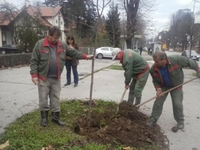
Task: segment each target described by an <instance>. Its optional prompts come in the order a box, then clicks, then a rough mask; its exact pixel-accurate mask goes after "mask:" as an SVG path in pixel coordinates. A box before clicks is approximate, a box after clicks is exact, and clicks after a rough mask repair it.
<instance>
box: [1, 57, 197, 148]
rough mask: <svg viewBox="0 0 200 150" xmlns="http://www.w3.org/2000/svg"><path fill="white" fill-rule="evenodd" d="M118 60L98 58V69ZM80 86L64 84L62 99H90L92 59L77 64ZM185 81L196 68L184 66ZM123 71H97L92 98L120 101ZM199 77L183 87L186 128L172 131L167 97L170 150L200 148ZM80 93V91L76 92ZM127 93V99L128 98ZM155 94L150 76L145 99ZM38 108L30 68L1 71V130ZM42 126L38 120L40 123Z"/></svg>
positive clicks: (144, 109) (148, 109)
mask: <svg viewBox="0 0 200 150" xmlns="http://www.w3.org/2000/svg"><path fill="white" fill-rule="evenodd" d="M143 57H144V58H145V59H146V60H148V62H149V64H150V65H151V64H152V61H151V57H150V56H149V55H147V54H146V53H143ZM112 64H118V62H117V61H112V60H110V59H102V60H98V59H96V61H95V70H99V69H101V68H105V67H107V66H110V65H112ZM78 71H79V75H80V76H79V77H80V78H81V80H80V82H79V86H78V87H76V88H74V87H73V85H70V86H67V87H62V91H61V99H62V100H66V98H67V99H88V98H89V91H90V83H91V77H90V76H88V77H86V78H84V77H85V76H86V75H87V74H90V72H91V61H89V60H88V61H87V60H81V61H80V65H79V66H78ZM184 72H185V81H187V80H189V79H192V78H194V76H192V74H193V73H194V71H192V70H189V69H185V70H184ZM65 74H66V71H65V70H64V72H63V74H62V80H61V82H62V85H64V83H65V82H66V79H65V78H66V75H65ZM123 81H124V77H123V71H120V70H111V69H103V70H101V71H98V72H97V73H95V74H94V87H93V88H94V89H93V99H104V100H112V101H115V102H119V101H120V98H121V95H122V93H123V90H124V84H123ZM199 85H200V80H199V79H197V80H195V81H192V82H190V83H188V84H186V85H185V86H184V88H183V89H184V102H183V103H184V113H185V129H184V130H183V131H178V132H177V133H173V132H172V131H171V127H172V126H174V125H176V122H175V121H174V119H173V114H172V104H171V99H170V96H168V98H167V100H166V102H165V105H164V110H163V114H162V116H161V117H160V119H159V121H158V124H159V125H160V126H161V128H162V130H163V131H164V132H165V134H166V135H167V137H168V139H169V141H170V149H171V150H200V142H199V137H200V130H199V127H200V110H199V106H200V92H199V91H200V86H199ZM77 93H78V94H77ZM127 95H128V94H127V93H126V95H125V97H124V99H125V100H126V99H127ZM154 96H155V90H154V87H153V85H152V81H151V77H149V79H148V82H147V85H146V86H145V88H144V91H143V97H142V102H144V101H146V100H148V99H150V98H151V97H154ZM152 105H153V101H151V102H149V103H146V104H145V105H143V106H141V108H140V111H141V112H143V113H145V114H147V115H148V116H149V115H150V114H151V109H152ZM37 108H38V93H37V87H36V86H35V85H33V84H32V82H31V77H30V75H29V67H28V66H27V67H21V68H10V69H6V70H1V71H0V115H1V117H0V133H2V132H4V129H3V128H4V127H6V126H7V125H8V124H9V123H11V122H13V121H15V120H16V118H18V117H21V116H22V115H23V114H26V113H28V112H31V111H33V110H34V109H37ZM38 125H39V122H38Z"/></svg>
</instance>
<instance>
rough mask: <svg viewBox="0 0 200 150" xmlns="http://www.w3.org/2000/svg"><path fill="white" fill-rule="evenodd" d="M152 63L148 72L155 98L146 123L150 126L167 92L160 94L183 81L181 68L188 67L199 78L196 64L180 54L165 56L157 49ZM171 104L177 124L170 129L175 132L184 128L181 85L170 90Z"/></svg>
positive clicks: (160, 111) (155, 118)
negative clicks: (154, 90) (155, 94)
mask: <svg viewBox="0 0 200 150" xmlns="http://www.w3.org/2000/svg"><path fill="white" fill-rule="evenodd" d="M153 60H154V62H155V63H154V64H153V65H152V67H151V69H150V74H151V76H152V79H153V84H154V87H155V89H156V92H157V98H156V100H155V102H154V105H153V110H152V113H151V116H150V119H149V122H148V123H147V125H148V126H150V127H152V126H153V125H154V124H155V123H156V122H157V120H158V118H159V117H160V115H161V113H162V109H163V104H164V102H165V100H166V98H167V95H168V93H165V94H162V92H165V91H167V90H169V89H171V88H173V87H175V86H178V85H180V84H182V83H183V81H184V74H183V70H182V69H183V68H185V67H189V68H190V69H193V70H195V71H196V72H197V76H198V78H200V68H199V66H198V64H197V63H196V62H195V61H193V60H192V59H188V58H187V57H184V56H181V55H170V56H168V57H167V55H166V53H165V52H163V51H158V52H155V53H154V54H153ZM170 95H171V98H172V105H173V114H174V119H175V120H176V121H177V126H175V127H173V128H172V129H176V130H173V131H174V132H176V131H177V130H178V129H183V128H184V114H183V104H182V101H183V91H182V86H178V88H175V89H174V90H171V91H170Z"/></svg>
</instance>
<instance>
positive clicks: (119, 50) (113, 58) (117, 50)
mask: <svg viewBox="0 0 200 150" xmlns="http://www.w3.org/2000/svg"><path fill="white" fill-rule="evenodd" d="M119 52H121V49H120V48H114V50H113V51H112V60H115V59H116V57H117V54H118V53H119Z"/></svg>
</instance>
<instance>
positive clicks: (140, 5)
mask: <svg viewBox="0 0 200 150" xmlns="http://www.w3.org/2000/svg"><path fill="white" fill-rule="evenodd" d="M154 2H155V0H123V1H121V0H120V1H118V3H119V6H123V7H121V12H122V13H121V14H123V18H122V20H123V26H125V28H123V29H122V30H123V34H124V37H125V40H126V43H127V48H131V45H132V39H133V38H134V35H135V34H140V35H143V37H144V35H145V28H147V26H148V24H149V23H150V22H151V20H149V18H150V17H149V14H150V12H153V11H154V10H153V9H154ZM127 31H128V32H127Z"/></svg>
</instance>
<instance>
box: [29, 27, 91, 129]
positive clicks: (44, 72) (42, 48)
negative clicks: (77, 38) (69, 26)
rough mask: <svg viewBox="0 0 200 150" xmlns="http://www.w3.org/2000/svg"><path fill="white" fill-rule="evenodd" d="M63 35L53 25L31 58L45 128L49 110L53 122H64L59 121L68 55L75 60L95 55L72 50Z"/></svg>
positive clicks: (32, 72)
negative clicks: (63, 76) (62, 78)
mask: <svg viewBox="0 0 200 150" xmlns="http://www.w3.org/2000/svg"><path fill="white" fill-rule="evenodd" d="M60 36H61V31H60V29H59V28H58V27H57V26H52V27H50V28H49V31H48V36H47V37H46V38H44V39H41V40H39V41H38V42H37V43H36V44H35V47H34V49H33V52H32V56H31V60H30V74H31V76H32V82H33V83H34V84H35V85H38V94H39V109H40V112H41V125H42V126H43V127H46V126H47V124H48V112H49V110H51V112H52V121H53V122H55V123H56V124H58V125H61V126H64V125H65V123H64V122H62V121H61V120H60V111H61V110H60V91H61V83H60V76H61V73H62V71H63V68H64V66H65V61H66V56H70V57H71V58H76V59H92V58H93V55H86V54H82V53H81V52H78V51H76V50H73V49H71V48H70V47H69V46H67V44H66V43H65V42H62V41H60V40H59V38H60ZM48 98H49V99H50V102H48ZM49 104H50V106H49Z"/></svg>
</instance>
